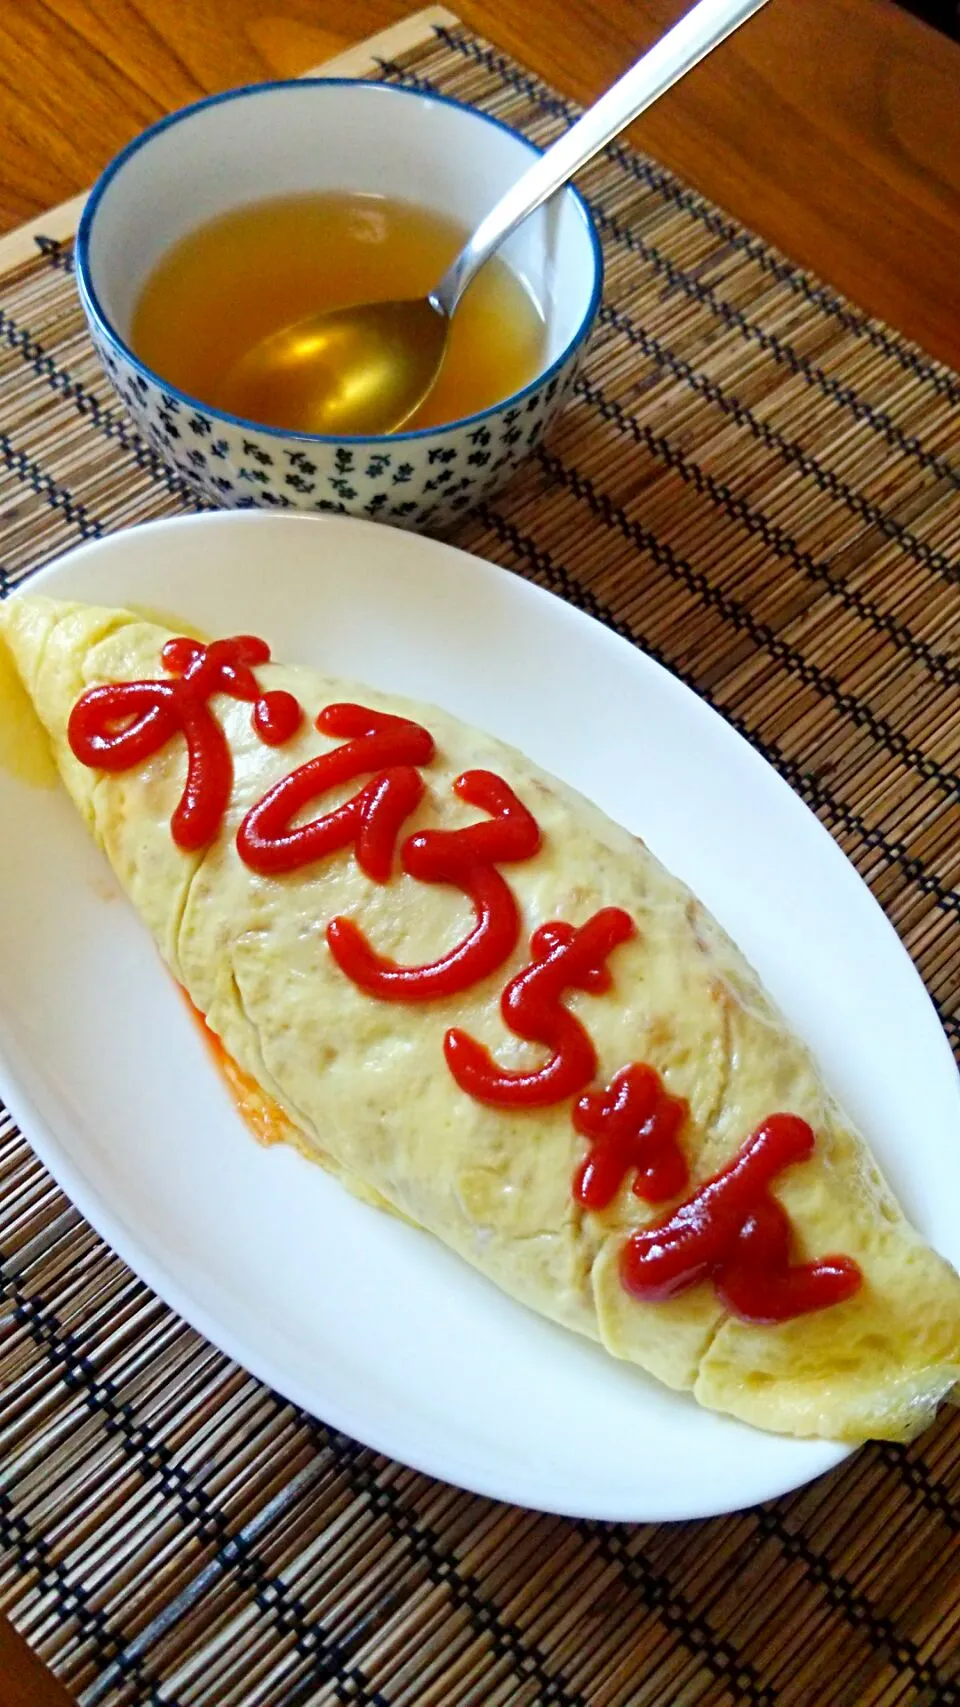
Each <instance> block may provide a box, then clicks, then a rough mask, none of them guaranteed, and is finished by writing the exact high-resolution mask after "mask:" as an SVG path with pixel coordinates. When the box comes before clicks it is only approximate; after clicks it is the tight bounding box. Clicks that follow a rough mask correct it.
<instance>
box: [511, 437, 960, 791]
mask: <svg viewBox="0 0 960 1707" xmlns="http://www.w3.org/2000/svg"><path fill="white" fill-rule="evenodd" d="M536 454H537V456H538V458H539V461H540V463H541V466H542V467H543V469H544V470H545V472H546V473H547V474H548V475H550V477H551V478H552V479H553V480H555V481H556V482H557V484H558V485H562V486H563V487H565V489H566V490H567V491H568V492H570V493H571V494H572V496H573V497H574V498H576V499H577V500H578V501H579V502H583V503H585V504H587V506H588V508H589V509H590V512H591V514H592V515H594V516H596V517H597V519H598V520H599V521H602V522H603V524H604V526H605V527H608V528H611V529H615V530H616V531H617V532H618V533H620V534H621V535H622V537H623V538H624V539H626V540H629V541H630V543H631V544H632V545H635V546H636V547H637V549H638V550H639V551H645V552H646V553H647V554H648V555H649V556H650V557H651V558H652V559H653V561H654V563H655V564H656V565H657V568H658V569H662V570H663V571H664V572H665V573H666V574H667V575H669V576H670V578H671V579H672V580H674V581H678V582H679V583H680V584H681V585H682V586H684V587H686V588H687V590H688V591H689V592H691V593H695V594H696V595H697V597H698V598H699V600H700V603H701V605H703V606H704V607H705V608H707V609H710V610H715V611H716V612H717V614H718V615H719V616H721V617H723V618H724V620H725V621H726V622H729V623H730V624H731V626H732V627H733V628H734V629H735V630H736V632H737V633H738V634H747V635H749V637H750V639H751V640H752V641H753V643H754V645H755V646H756V647H757V648H758V650H760V651H765V652H767V653H768V654H769V655H770V657H771V658H775V659H776V661H777V663H778V664H782V665H783V667H784V669H785V670H787V671H788V672H789V673H790V675H793V676H796V677H797V679H798V680H799V681H801V682H802V683H803V684H804V686H805V687H811V688H814V689H815V690H816V692H817V693H818V694H819V695H820V696H821V698H822V699H825V700H828V701H830V702H831V703H832V704H833V705H834V706H835V707H836V708H837V710H838V711H841V712H843V713H844V715H845V716H847V717H849V718H850V720H851V722H853V723H855V724H856V726H857V728H858V729H865V730H867V732H868V733H869V734H870V735H871V736H872V738H873V739H874V740H875V741H876V742H877V744H878V746H882V747H884V748H885V749H886V751H887V752H888V753H890V754H891V755H893V756H895V757H896V758H899V759H902V760H903V762H904V764H908V765H910V766H911V767H912V769H913V770H915V771H916V772H917V773H918V775H920V776H921V777H923V779H924V781H925V782H931V783H936V784H937V785H938V786H939V787H940V788H941V789H942V790H943V792H944V793H945V794H946V795H947V796H948V798H949V799H951V800H955V799H956V798H957V796H958V794H960V776H958V775H955V774H954V773H953V772H952V771H947V770H945V769H944V768H943V766H942V765H941V764H940V763H939V762H938V761H937V760H936V759H933V758H931V757H930V756H929V754H927V753H924V752H922V751H921V749H920V748H918V747H913V746H912V745H911V744H910V742H909V740H908V739H907V737H906V735H904V733H903V731H902V730H900V729H897V728H896V727H895V726H894V725H893V724H892V723H890V722H889V720H888V719H887V718H886V717H883V716H881V715H880V714H879V713H877V712H875V711H874V710H873V707H872V706H870V705H868V704H867V703H866V701H864V700H862V699H860V698H859V697H858V696H857V695H856V694H852V693H848V692H847V690H846V689H845V688H842V687H841V686H840V683H839V682H838V681H837V680H836V679H835V678H834V677H833V676H831V675H830V674H829V673H828V672H827V671H825V670H821V669H820V667H819V665H817V664H814V663H811V661H810V660H809V659H808V658H805V657H804V655H803V653H802V652H799V651H798V650H797V648H796V647H795V646H792V645H791V644H790V642H789V641H788V640H784V639H783V637H782V635H779V634H778V633H777V632H776V630H775V629H773V628H771V627H770V625H769V623H766V622H761V621H759V620H758V618H757V617H755V616H754V615H753V613H752V611H750V610H749V609H748V608H747V606H746V605H744V604H741V603H740V601H739V600H738V599H733V598H730V597H729V596H728V595H727V594H726V593H723V592H721V590H720V589H719V587H714V586H712V585H711V583H710V581H709V580H708V579H707V577H706V575H705V574H704V573H703V571H702V570H700V569H696V568H695V567H694V565H693V564H692V563H689V562H688V561H687V560H686V559H685V558H683V557H680V556H679V554H678V553H677V552H675V551H674V550H673V547H672V546H670V545H668V544H666V542H665V541H664V540H661V539H658V537H657V535H656V534H654V533H653V532H652V531H651V530H650V529H649V528H645V527H644V526H643V525H642V523H640V522H638V521H635V520H634V519H633V518H632V517H631V516H628V515H627V513H626V511H625V510H624V509H622V508H621V507H620V505H618V504H615V503H614V502H613V500H612V499H611V498H609V497H608V495H607V494H606V493H605V492H600V491H598V490H597V488H596V486H595V485H594V483H593V481H592V480H590V479H589V478H588V476H586V475H583V474H580V473H579V472H578V470H577V469H576V468H573V467H570V466H568V465H567V464H566V463H564V462H561V460H560V458H559V457H557V456H554V455H553V454H552V453H551V452H550V451H547V450H545V449H543V448H540V449H538V451H537V453H536Z"/></svg>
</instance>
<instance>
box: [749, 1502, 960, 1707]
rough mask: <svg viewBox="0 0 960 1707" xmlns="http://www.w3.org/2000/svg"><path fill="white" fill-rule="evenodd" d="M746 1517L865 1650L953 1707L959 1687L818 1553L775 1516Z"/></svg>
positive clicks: (766, 1511) (764, 1510)
mask: <svg viewBox="0 0 960 1707" xmlns="http://www.w3.org/2000/svg"><path fill="white" fill-rule="evenodd" d="M751 1516H752V1519H753V1522H754V1523H755V1525H756V1527H757V1529H758V1530H759V1532H760V1534H761V1535H764V1536H770V1537H771V1538H772V1539H773V1540H775V1541H776V1542H777V1544H778V1546H779V1547H781V1548H782V1550H783V1552H784V1553H785V1554H786V1556H787V1558H788V1559H795V1560H796V1561H797V1563H798V1564H800V1565H802V1566H803V1569H804V1572H805V1574H806V1576H807V1578H808V1580H809V1581H810V1582H812V1583H815V1584H816V1585H817V1587H818V1588H820V1589H822V1590H823V1593H824V1597H825V1599H826V1600H827V1602H828V1604H829V1605H830V1607H831V1608H832V1609H833V1610H834V1611H837V1612H842V1614H843V1616H844V1618H845V1619H846V1620H847V1623H848V1624H852V1625H853V1627H854V1629H856V1630H862V1631H863V1632H864V1634H865V1635H867V1636H869V1638H870V1644H871V1647H872V1648H874V1649H875V1650H876V1649H880V1650H881V1651H882V1652H884V1653H886V1654H887V1655H888V1656H889V1658H890V1660H891V1661H892V1663H893V1665H894V1667H895V1669H896V1670H897V1671H898V1672H899V1673H900V1674H901V1676H908V1677H909V1678H910V1679H911V1681H912V1682H913V1683H914V1684H916V1686H917V1688H919V1689H923V1690H929V1691H931V1692H932V1697H933V1700H934V1701H936V1703H937V1707H958V1704H960V1685H958V1684H956V1683H954V1682H953V1681H952V1680H951V1679H950V1678H945V1677H943V1676H942V1674H941V1673H940V1671H939V1670H938V1668H937V1667H936V1666H935V1665H934V1664H933V1661H932V1660H924V1659H923V1658H921V1655H920V1650H919V1648H918V1646H917V1644H916V1642H915V1641H914V1640H913V1639H912V1637H910V1636H903V1635H901V1634H900V1632H899V1631H898V1630H897V1627H896V1625H895V1623H894V1622H893V1619H892V1618H888V1617H887V1616H886V1615H885V1614H884V1613H881V1612H877V1610H876V1608H875V1607H874V1606H873V1604H872V1602H871V1601H870V1600H868V1598H867V1596H866V1595H865V1594H863V1593H862V1592H861V1591H860V1590H859V1589H857V1588H855V1587H854V1585H853V1583H851V1582H850V1580H849V1578H848V1577H846V1576H844V1575H843V1574H842V1573H841V1572H837V1571H835V1570H834V1569H833V1568H832V1566H831V1565H830V1564H829V1562H828V1561H827V1560H826V1559H825V1558H824V1556H823V1554H822V1553H819V1552H817V1550H816V1548H814V1547H811V1545H810V1543H809V1542H808V1541H807V1540H806V1538H805V1537H804V1536H803V1535H800V1534H798V1533H797V1531H796V1530H794V1529H791V1528H790V1527H789V1525H788V1524H787V1523H785V1522H784V1519H783V1516H782V1514H781V1513H780V1512H779V1511H777V1510H776V1509H775V1508H772V1507H763V1506H761V1507H760V1509H759V1510H757V1511H755V1512H753V1513H752V1514H751Z"/></svg>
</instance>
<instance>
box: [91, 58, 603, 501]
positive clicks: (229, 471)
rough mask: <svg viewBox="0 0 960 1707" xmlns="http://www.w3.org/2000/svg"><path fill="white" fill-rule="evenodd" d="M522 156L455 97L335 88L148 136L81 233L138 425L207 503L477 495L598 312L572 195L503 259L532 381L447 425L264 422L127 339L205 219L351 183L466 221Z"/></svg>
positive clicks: (107, 342) (105, 182)
mask: <svg viewBox="0 0 960 1707" xmlns="http://www.w3.org/2000/svg"><path fill="white" fill-rule="evenodd" d="M535 153H536V150H535V149H534V147H533V145H532V144H531V143H529V142H527V141H525V140H524V138H522V137H520V136H518V135H517V134H516V132H515V131H512V130H510V129H509V128H508V127H507V126H506V125H503V124H501V123H500V122H499V121H498V120H495V119H491V118H487V117H486V116H485V115H484V114H483V113H479V112H476V111H475V110H474V109H473V108H471V107H466V106H463V105H461V104H460V103H459V102H457V101H451V100H448V99H446V97H443V96H438V95H430V94H422V93H420V92H419V91H414V90H409V89H401V88H396V87H393V86H391V85H386V84H383V83H362V82H356V81H353V80H351V79H339V78H337V79H334V78H330V79H326V78H324V79H321V78H313V79H301V80H298V81H296V82H284V83H264V84H257V85H254V86H252V87H250V88H247V89H236V90H232V91H230V92H229V93H227V94H225V95H216V96H213V97H212V98H211V99H209V100H206V101H199V102H197V103H196V105H195V106H191V107H185V108H184V109H183V110H182V111H181V112H177V113H173V114H171V116H170V117H169V118H166V119H162V120H161V121H160V122H159V124H155V125H154V126H153V127H152V128H151V129H150V130H147V131H144V133H143V135H142V136H139V137H137V138H136V140H135V141H134V142H132V143H130V145H129V147H127V148H125V149H124V151H123V153H122V154H119V155H118V156H117V158H116V159H115V160H114V161H113V162H112V163H111V164H110V165H109V166H108V167H107V168H106V170H105V171H104V173H103V174H102V176H101V177H100V179H99V180H98V182H97V184H96V185H95V187H94V189H93V192H92V194H91V196H90V198H89V201H88V202H87V206H86V210H85V212H84V215H83V219H82V221H81V224H80V230H79V233H78V237H77V277H78V281H79V287H80V297H81V301H82V303H83V307H84V311H85V313H86V316H87V320H88V323H89V327H90V333H91V336H92V338H93V341H94V343H95V345H96V347H97V350H98V353H99V355H100V357H101V360H102V361H103V363H104V366H105V368H106V370H107V373H108V374H109V376H110V378H111V380H112V382H113V384H114V386H115V388H116V390H117V392H118V393H119V395H120V397H121V398H122V399H123V401H124V403H125V404H126V406H127V408H128V409H129V411H130V413H131V415H132V416H133V418H134V420H135V422H136V424H137V426H138V427H139V429H140V431H141V432H142V433H143V434H144V435H145V437H146V438H147V439H148V440H149V442H150V443H151V445H153V447H154V448H155V449H156V450H157V451H158V452H159V454H160V455H161V456H162V457H163V459H164V461H165V462H166V463H168V464H169V465H170V466H171V467H172V468H173V469H175V470H176V471H177V472H178V473H179V474H181V475H182V476H183V478H184V479H185V480H186V481H188V482H189V484H190V485H191V486H192V487H193V489H194V490H195V491H196V493H197V495H198V496H199V497H200V498H202V499H203V500H204V501H206V502H207V503H212V504H217V505H224V506H227V507H230V508H253V507H258V508H270V509H300V510H325V511H331V510H332V511H337V512H340V513H342V514H349V515H358V516H367V517H375V518H376V519H377V520H379V521H385V522H392V523H394V524H395V525H400V526H404V527H413V528H419V527H424V526H427V525H430V526H442V525H443V524H445V523H447V522H449V521H450V520H452V519H453V518H454V517H455V516H456V515H457V514H458V513H459V512H461V511H463V510H465V509H467V508H468V507H469V506H470V505H471V504H475V503H477V501H478V500H479V499H480V498H483V497H486V496H487V495H488V494H489V493H491V492H492V491H494V489H495V488H496V487H498V486H501V485H502V484H503V482H504V481H506V480H507V479H509V477H510V475H511V474H512V473H513V471H514V470H515V468H516V467H517V465H518V463H519V462H521V460H522V459H523V457H524V456H525V455H526V454H527V453H528V452H529V451H530V450H531V448H532V447H533V446H534V445H535V444H536V443H537V442H538V441H539V439H540V438H541V437H542V436H543V434H544V432H545V431H546V428H547V426H548V424H549V422H550V421H551V419H552V418H553V416H554V415H555V414H556V413H557V411H558V410H559V409H560V407H561V405H562V404H563V400H564V398H565V396H566V394H567V392H568V391H569V389H570V385H571V383H572V381H573V377H574V373H575V370H576V367H577V363H578V360H579V357H580V354H581V351H582V349H583V346H584V343H585V341H586V338H587V336H588V334H589V331H590V328H591V326H592V324H593V320H594V316H595V314H596V310H597V306H598V303H599V300H600V290H601V284H602V273H603V269H602V260H601V254H600V245H599V243H598V241H597V236H596V232H595V230H594V227H593V223H592V221H591V219H590V215H589V213H588V212H587V209H586V207H585V205H584V203H583V201H582V199H581V197H580V196H579V195H578V194H577V192H576V191H575V190H572V189H566V190H564V191H563V192H562V193H561V194H560V195H558V196H556V197H554V199H553V201H552V202H551V203H550V204H549V206H547V207H545V208H541V209H540V211H539V212H538V213H536V214H534V215H532V216H531V218H530V219H528V220H527V221H526V223H525V224H524V225H523V226H522V227H521V228H520V230H519V231H516V232H515V233H514V234H513V236H512V237H511V238H510V239H509V240H508V242H507V243H506V244H505V245H504V247H503V250H502V251H501V253H502V254H503V257H504V259H505V260H506V261H507V262H508V264H509V265H510V266H511V267H512V268H513V270H514V272H515V273H516V274H517V275H518V276H519V278H520V279H521V280H522V281H523V283H524V284H525V285H526V287H527V289H528V290H529V291H530V292H531V294H532V295H533V297H534V299H535V300H536V302H537V303H538V304H539V306H540V308H541V311H542V313H543V315H544V319H545V322H546V339H545V354H544V359H543V366H542V370H541V372H540V373H538V374H537V376H536V377H535V378H534V379H533V380H532V381H531V382H530V383H529V384H528V385H526V386H524V388H523V389H522V390H521V391H518V392H516V393H515V394H514V395H513V396H511V397H507V398H505V399H504V401H503V402H502V403H497V404H494V405H493V406H492V407H491V408H489V409H484V410H481V411H480V412H479V413H478V414H476V415H469V416H466V417H464V418H463V419H461V420H459V421H452V422H450V423H449V424H448V425H446V426H441V427H425V428H423V429H421V430H419V431H416V432H408V433H392V434H389V435H381V436H379V437H366V436H364V437H328V436H325V435H321V434H317V433H298V432H286V431H284V430H282V429H279V428H275V427H265V426H259V425H257V423H256V422H253V421H245V420H242V419H240V418H239V417H238V416H236V415H230V414H227V413H225V412H224V411H222V410H219V409H213V408H211V407H209V406H208V405H206V404H203V403H201V402H198V401H197V399H196V398H192V397H188V396H187V395H186V394H185V393H183V392H181V391H178V390H177V389H176V388H175V387H174V386H172V385H168V384H166V383H165V382H164V378H163V375H162V374H157V373H153V372H151V370H150V369H149V368H148V367H146V366H145V365H144V363H143V362H142V361H140V360H139V359H138V357H137V356H136V355H135V354H134V352H133V350H132V349H131V347H130V344H129V342H128V338H129V332H130V326H131V322H132V319H133V314H134V309H135V306H136V303H137V299H138V297H139V294H140V291H141V289H142V287H143V285H144V283H145V281H146V279H147V277H148V275H149V274H150V272H151V271H152V269H153V267H154V265H155V263H156V262H157V261H158V260H159V258H160V256H161V255H162V254H163V253H164V252H165V251H166V250H167V249H169V248H170V247H171V245H172V244H174V243H176V242H177V241H178V239H179V238H181V237H183V236H185V235H186V234H187V232H189V231H191V230H193V229H195V228H196V227H197V226H198V225H201V224H203V223H204V222H205V221H206V220H208V219H212V218H214V217H215V216H216V215H217V214H221V213H225V212H227V211H228V210H230V209H232V208H236V207H240V206H243V205H244V204H245V203H249V202H253V201H257V200H260V199H261V198H264V197H267V196H275V195H284V194H296V193H302V192H308V191H317V190H333V189H338V190H357V191H365V192H367V193H372V194H382V195H386V196H390V197H399V198H403V199H406V200H411V201H417V202H419V203H421V205H424V206H427V207H430V208H434V209H436V210H437V212H439V213H442V214H446V215H448V216H450V217H452V218H455V219H457V220H459V221H460V222H461V223H462V224H464V225H465V226H468V227H470V228H472V227H473V226H475V225H476V224H478V223H479V221H480V219H481V217H482V216H483V215H484V214H485V213H486V212H487V211H488V210H489V209H490V208H491V207H492V206H493V204H494V202H495V201H496V200H497V199H498V197H499V196H500V195H501V194H502V193H503V191H504V190H506V189H507V188H508V187H509V185H510V184H512V183H514V182H515V180H516V179H517V178H518V177H519V176H520V174H521V173H522V172H523V171H524V169H525V168H526V167H527V166H528V165H529V164H530V161H531V158H532V157H533V156H534V155H535ZM229 312H230V304H229V302H225V303H224V313H225V314H229Z"/></svg>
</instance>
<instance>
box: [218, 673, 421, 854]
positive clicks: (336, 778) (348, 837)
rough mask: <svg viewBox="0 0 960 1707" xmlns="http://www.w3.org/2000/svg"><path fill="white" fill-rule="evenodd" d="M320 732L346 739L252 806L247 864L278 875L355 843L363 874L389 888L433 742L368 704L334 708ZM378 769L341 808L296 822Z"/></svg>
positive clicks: (241, 845) (242, 846) (241, 842)
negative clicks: (421, 767) (395, 856)
mask: <svg viewBox="0 0 960 1707" xmlns="http://www.w3.org/2000/svg"><path fill="white" fill-rule="evenodd" d="M317 728H318V729H320V730H321V731H322V732H323V733H324V734H325V735H344V736H346V737H347V739H346V740H345V741H344V743H343V745H342V746H340V747H334V748H333V749H332V751H331V752H329V753H320V754H319V755H318V757H317V758H315V759H308V760H307V762H306V764H305V765H300V766H299V768H298V769H297V770H295V771H291V773H290V775H289V776H285V777H281V779H280V781H279V782H276V783H274V785H273V787H272V788H270V789H268V790H267V792H266V794H265V795H264V796H263V799H262V800H258V801H257V804H256V805H255V806H251V808H250V811H249V812H248V813H247V815H246V817H245V818H244V820H243V823H242V824H241V825H240V828H239V830H238V831H237V851H238V852H239V854H240V858H241V859H242V860H243V861H244V863H245V864H246V865H248V866H250V868H251V869H252V870H253V871H259V872H261V873H262V874H264V875H265V876H276V875H278V874H279V873H280V872H285V871H296V870H297V869H298V868H299V867H300V866H303V865H311V864H312V863H313V861H314V860H317V859H322V858H323V857H324V856H325V855H326V854H330V853H335V852H336V851H337V850H338V849H339V848H346V847H350V846H351V845H352V846H353V848H354V849H355V851H356V856H357V863H358V865H359V866H360V868H361V870H363V871H365V872H366V874H367V876H368V877H372V878H373V879H374V880H375V882H377V883H386V881H387V879H388V877H389V876H390V869H391V866H392V864H393V854H394V848H395V847H396V841H397V836H398V835H399V833H400V829H401V826H402V825H403V823H404V820H405V819H406V818H408V817H409V815H410V813H411V812H412V811H413V809H414V807H415V806H416V805H417V803H418V801H419V800H420V798H421V796H422V794H423V782H422V780H421V778H420V775H419V773H418V771H417V770H416V769H415V767H416V766H417V765H425V764H428V763H429V762H430V760H431V759H432V758H433V754H434V745H433V737H432V735H430V734H428V732H427V730H426V729H422V728H421V727H420V724H419V723H412V722H411V721H410V720H409V719H408V718H406V717H394V716H393V715H392V714H391V713H390V712H387V711H370V710H368V708H367V707H366V706H363V705H350V704H337V705H328V706H327V707H326V708H325V709H324V710H323V711H321V713H320V715H319V717H318V718H317ZM371 771H373V772H374V773H375V774H374V776H373V777H372V779H371V781H369V782H367V783H365V784H364V786H363V787H362V788H360V789H358V790H357V792H356V794H354V795H351V797H350V799H349V800H345V801H344V802H343V804H342V805H341V806H335V807H334V808H333V810H332V811H330V812H325V813H323V815H322V816H321V817H319V818H311V819H310V821H309V822H308V823H306V824H296V825H295V824H294V822H293V820H294V818H296V817H297V815H298V814H299V813H300V812H302V811H303V809H304V807H306V806H310V805H311V804H312V803H313V801H315V800H319V799H320V798H321V797H322V796H323V795H324V794H328V793H329V792H330V790H331V789H334V788H337V787H339V786H340V784H342V783H344V782H352V781H353V780H354V778H356V777H361V776H369V774H370V772H371Z"/></svg>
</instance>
